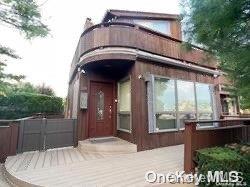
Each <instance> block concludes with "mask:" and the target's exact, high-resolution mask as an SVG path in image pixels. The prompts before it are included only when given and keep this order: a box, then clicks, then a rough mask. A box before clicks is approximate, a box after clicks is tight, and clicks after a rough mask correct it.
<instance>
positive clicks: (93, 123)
mask: <svg viewBox="0 0 250 187" xmlns="http://www.w3.org/2000/svg"><path fill="white" fill-rule="evenodd" d="M113 115H114V114H113V85H112V84H111V83H101V82H91V84H90V106H89V137H102V136H111V135H113Z"/></svg>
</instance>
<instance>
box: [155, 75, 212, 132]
mask: <svg viewBox="0 0 250 187" xmlns="http://www.w3.org/2000/svg"><path fill="white" fill-rule="evenodd" d="M176 86H177V87H176ZM211 94H212V90H211V86H210V85H208V84H204V83H194V82H190V81H182V80H174V79H167V78H159V77H155V82H154V101H155V114H154V117H155V120H156V126H155V128H156V129H155V130H156V131H158V130H168V129H176V128H177V124H178V127H179V128H184V127H185V121H186V120H212V119H213V109H212V95H211ZM176 96H177V99H176ZM176 101H177V103H176ZM210 125H213V124H212V123H202V124H200V126H210Z"/></svg>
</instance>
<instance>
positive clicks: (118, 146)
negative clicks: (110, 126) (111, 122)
mask: <svg viewBox="0 0 250 187" xmlns="http://www.w3.org/2000/svg"><path fill="white" fill-rule="evenodd" d="M110 139H112V140H111V141H109V140H110ZM102 140H103V141H102ZM78 149H79V151H80V152H81V153H83V154H84V153H100V154H102V155H116V154H126V153H135V152H137V146H136V145H135V144H132V143H130V142H127V141H125V140H122V139H120V138H117V137H105V138H96V139H87V140H84V141H79V143H78Z"/></svg>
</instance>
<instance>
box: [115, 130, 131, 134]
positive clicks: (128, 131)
mask: <svg viewBox="0 0 250 187" xmlns="http://www.w3.org/2000/svg"><path fill="white" fill-rule="evenodd" d="M117 130H118V131H121V132H126V133H131V132H132V131H131V130H126V129H117Z"/></svg>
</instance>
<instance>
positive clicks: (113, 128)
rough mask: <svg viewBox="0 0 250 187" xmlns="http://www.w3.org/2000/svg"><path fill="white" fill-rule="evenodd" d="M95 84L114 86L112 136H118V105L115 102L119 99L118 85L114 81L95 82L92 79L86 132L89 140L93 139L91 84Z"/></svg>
mask: <svg viewBox="0 0 250 187" xmlns="http://www.w3.org/2000/svg"><path fill="white" fill-rule="evenodd" d="M93 83H102V84H110V85H112V94H113V99H112V101H113V102H112V108H113V116H112V136H116V134H117V103H116V102H115V100H116V99H117V85H116V81H114V80H95V79H90V80H89V84H88V90H89V94H88V115H87V118H88V119H87V125H86V131H87V133H86V134H87V138H91V137H90V135H89V127H90V115H91V114H90V111H89V109H90V107H89V106H90V99H91V84H93Z"/></svg>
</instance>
